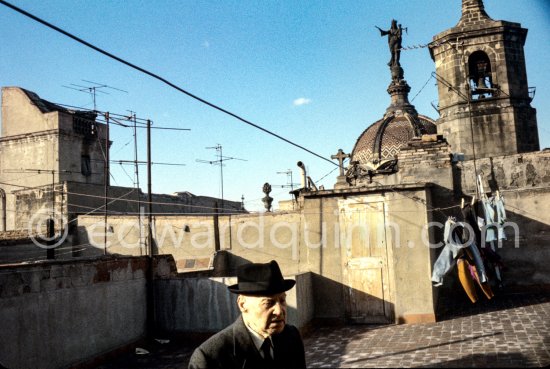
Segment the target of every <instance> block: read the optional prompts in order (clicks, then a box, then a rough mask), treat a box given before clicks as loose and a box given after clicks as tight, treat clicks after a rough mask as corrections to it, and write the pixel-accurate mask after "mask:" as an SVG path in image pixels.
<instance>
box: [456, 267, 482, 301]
mask: <svg viewBox="0 0 550 369" xmlns="http://www.w3.org/2000/svg"><path fill="white" fill-rule="evenodd" d="M457 263H458V264H457V269H458V280H459V281H460V284H461V285H462V288H463V289H464V292H466V295H468V297H469V298H470V301H472V303H475V302H477V300H478V298H477V292H476V288H475V285H474V280H473V278H472V275H471V274H470V268H469V266H470V263H468V261H467V260H464V259H458V262H457Z"/></svg>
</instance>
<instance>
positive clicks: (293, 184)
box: [272, 169, 299, 192]
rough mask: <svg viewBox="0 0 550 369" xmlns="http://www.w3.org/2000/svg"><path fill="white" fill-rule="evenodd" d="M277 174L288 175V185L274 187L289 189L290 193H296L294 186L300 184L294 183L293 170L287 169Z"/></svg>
mask: <svg viewBox="0 0 550 369" xmlns="http://www.w3.org/2000/svg"><path fill="white" fill-rule="evenodd" d="M277 174H286V184H285V185H272V186H275V187H282V188H285V187H289V188H290V191H291V192H292V191H294V186H295V185H298V184H299V183H294V181H293V179H292V170H291V169H287V170H286V171H285V172H277Z"/></svg>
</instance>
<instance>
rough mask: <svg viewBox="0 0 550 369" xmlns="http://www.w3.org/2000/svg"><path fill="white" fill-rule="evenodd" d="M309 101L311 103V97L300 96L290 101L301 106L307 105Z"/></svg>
mask: <svg viewBox="0 0 550 369" xmlns="http://www.w3.org/2000/svg"><path fill="white" fill-rule="evenodd" d="M309 103H311V99H308V98H306V97H300V98H298V99H296V100H294V101H293V102H292V104H293V105H294V106H302V105H307V104H309Z"/></svg>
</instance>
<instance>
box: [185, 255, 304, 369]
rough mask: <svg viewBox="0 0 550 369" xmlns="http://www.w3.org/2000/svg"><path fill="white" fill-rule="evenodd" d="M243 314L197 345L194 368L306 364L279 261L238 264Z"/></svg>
mask: <svg viewBox="0 0 550 369" xmlns="http://www.w3.org/2000/svg"><path fill="white" fill-rule="evenodd" d="M237 282H238V283H237V284H235V285H233V286H230V287H228V288H229V291H231V292H233V293H236V294H238V297H237V305H238V306H239V310H240V311H241V316H240V317H239V318H238V319H237V321H236V322H234V323H233V324H232V325H230V326H229V327H227V328H225V329H224V330H222V331H220V332H218V333H217V334H215V335H214V336H212V337H210V338H209V339H208V340H207V341H206V342H204V343H203V344H202V345H201V346H200V347H198V348H197V349H196V350H195V352H193V355H192V356H191V360H190V362H189V368H190V369H194V368H220V369H221V368H305V367H306V361H305V353H304V345H303V343H302V339H301V337H300V333H299V332H298V329H296V327H294V326H291V325H288V324H286V293H285V292H286V291H288V290H289V289H291V288H292V287H294V285H295V284H296V281H293V280H290V279H283V275H282V274H281V270H280V269H279V265H278V264H277V262H276V261H274V260H272V261H271V262H270V263H267V264H245V265H243V266H241V267H240V268H239V269H238V270H237Z"/></svg>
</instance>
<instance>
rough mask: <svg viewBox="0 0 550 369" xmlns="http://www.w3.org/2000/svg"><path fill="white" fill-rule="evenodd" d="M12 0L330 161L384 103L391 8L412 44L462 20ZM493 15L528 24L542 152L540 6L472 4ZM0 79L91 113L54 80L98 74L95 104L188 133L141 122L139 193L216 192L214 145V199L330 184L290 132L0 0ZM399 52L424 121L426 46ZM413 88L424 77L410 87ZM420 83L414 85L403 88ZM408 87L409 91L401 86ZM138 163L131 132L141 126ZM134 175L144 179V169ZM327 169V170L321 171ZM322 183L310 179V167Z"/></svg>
mask: <svg viewBox="0 0 550 369" xmlns="http://www.w3.org/2000/svg"><path fill="white" fill-rule="evenodd" d="M10 2H11V3H12V4H14V5H16V6H18V7H21V8H23V9H25V10H27V11H29V12H30V13H32V14H34V15H36V16H38V17H41V18H43V19H44V20H46V21H48V22H50V23H53V24H55V25H57V26H58V27H60V28H63V29H65V30H66V31H68V32H71V33H73V34H75V35H76V36H78V37H81V38H83V39H84V40H86V41H88V42H90V43H92V44H94V45H96V46H98V47H101V48H103V49H105V50H107V51H109V52H111V53H113V54H115V55H117V56H119V57H121V58H124V59H126V60H128V61H130V62H131V63H133V64H136V65H138V66H140V67H142V68H145V69H148V70H150V71H151V72H153V73H156V74H158V75H160V76H162V77H163V78H166V79H168V80H170V81H171V82H173V83H174V84H176V85H178V86H180V87H182V88H184V89H186V90H187V91H189V92H191V93H193V94H195V95H198V96H200V97H201V98H203V99H205V100H208V101H210V102H212V103H214V104H217V105H219V106H221V107H222V108H224V109H227V110H229V111H231V112H233V113H235V114H237V115H240V116H241V117H243V118H245V119H247V120H249V121H252V122H253V123H255V124H258V125H260V126H262V127H264V128H266V129H268V130H271V131H273V132H275V133H277V134H279V135H281V136H283V137H285V138H287V139H289V140H292V141H294V142H296V143H298V144H300V145H302V146H304V147H306V148H308V149H310V150H311V151H313V152H316V153H318V154H319V155H321V156H323V157H326V158H330V155H332V154H335V153H336V152H337V150H338V149H339V148H341V149H343V150H344V151H345V152H350V151H351V150H352V149H353V146H354V144H355V141H356V140H357V138H358V136H359V135H360V134H361V133H362V132H363V130H365V129H366V128H367V127H368V126H369V125H370V124H372V123H373V122H375V121H376V120H378V119H380V118H381V117H382V115H383V114H384V112H385V109H386V108H387V106H388V105H389V102H390V98H389V96H388V94H387V92H386V88H387V87H388V84H389V82H390V73H389V69H388V67H387V65H386V63H387V62H388V60H389V57H390V55H389V52H388V49H387V40H386V39H385V38H382V37H380V33H379V32H378V30H376V29H375V27H374V26H375V25H377V26H380V27H381V28H383V29H388V28H389V26H390V22H391V20H392V19H393V18H395V19H397V20H398V21H399V22H400V23H402V24H403V26H404V27H408V34H406V35H405V36H404V39H403V45H404V46H409V45H425V44H427V43H428V42H430V41H431V40H432V37H433V36H434V35H436V34H438V33H440V32H442V31H444V30H446V29H448V28H451V27H453V26H454V25H455V24H456V23H457V22H458V20H459V18H460V10H461V1H460V0H443V1H441V0H439V1H436V0H416V1H402V0H386V1H372V0H363V1H288V0H285V1H160V0H159V1H138V0H131V1H130V0H128V1H105V0H101V1H100V0H96V1H90V0H86V1H84V0H52V1H36V0H35V1H23V0H10ZM484 3H485V8H486V10H487V12H488V14H489V15H490V16H491V17H492V18H493V19H499V20H508V21H513V22H518V23H521V24H522V26H523V27H525V28H528V29H529V33H528V36H527V42H526V45H525V55H526V60H527V73H528V82H529V86H536V88H537V91H536V96H535V99H534V101H533V103H532V105H533V107H535V108H536V109H537V117H538V126H539V136H540V140H541V148H545V147H550V126H549V125H548V123H549V120H550V104H548V103H547V102H548V101H550V88H549V85H550V78H549V76H548V66H547V64H548V60H550V51H549V45H550V32H549V30H550V2H548V1H547V0H520V1H518V0H485V2H484ZM0 35H1V36H2V42H1V43H0V50H1V53H0V55H1V57H0V86H20V87H23V88H26V89H29V90H31V91H34V92H36V93H37V94H39V95H40V96H41V97H42V98H44V99H47V100H50V101H52V102H56V103H63V104H69V105H74V106H80V107H84V108H88V109H92V108H93V105H92V98H91V97H90V95H88V94H86V93H82V92H79V91H75V90H71V89H67V88H65V87H63V86H70V85H71V84H79V85H84V86H91V84H89V83H86V82H83V80H90V81H96V82H99V83H102V84H107V85H110V86H113V87H116V88H119V89H123V90H126V91H128V93H123V92H119V91H115V90H109V89H104V91H105V92H109V95H105V94H98V95H97V108H98V109H99V110H103V111H110V112H112V113H120V114H125V113H127V111H128V110H132V111H135V112H136V114H137V116H138V117H141V118H146V119H151V120H152V121H153V122H154V124H155V125H157V126H169V127H181V128H190V129H191V131H186V132H173V131H161V130H159V131H154V132H153V136H152V143H153V153H152V156H153V161H154V162H155V161H156V162H171V163H183V164H186V165H185V166H181V167H173V166H153V191H154V192H157V193H172V192H176V191H190V192H192V193H194V194H197V195H209V196H220V195H221V191H220V171H219V167H216V166H212V165H209V164H203V163H199V162H197V161H196V159H202V160H216V152H215V150H212V149H206V147H213V146H215V145H216V144H221V145H222V147H223V154H224V155H226V156H231V157H237V158H242V159H246V161H242V160H230V161H227V162H226V166H225V167H224V168H223V171H224V178H223V182H224V197H225V198H226V199H231V200H236V201H240V198H241V195H244V197H245V205H246V207H247V208H248V209H250V210H260V209H261V208H262V204H261V201H260V199H261V198H262V197H263V193H262V186H263V184H264V183H265V182H269V183H271V184H272V186H273V192H272V193H271V196H272V197H274V198H275V201H279V200H287V199H290V195H288V191H289V189H288V188H281V187H278V186H279V185H284V184H286V183H287V177H286V175H285V174H278V173H277V172H284V171H286V170H287V169H291V170H292V171H293V176H294V182H299V172H298V168H297V167H296V162H297V161H298V160H301V161H303V162H304V163H305V164H306V166H307V168H308V174H309V175H310V176H311V177H312V179H313V180H314V181H316V183H317V185H325V187H327V188H331V187H332V186H333V184H334V183H335V181H336V175H337V171H334V172H332V173H331V174H329V175H328V176H326V175H327V174H328V173H330V172H331V171H333V170H334V169H335V168H336V167H335V166H334V165H331V164H330V163H328V162H326V161H324V160H322V159H319V158H317V157H316V156H313V155H311V154H309V153H307V152H304V151H302V150H300V149H298V148H295V147H293V146H291V145H289V144H288V143H285V142H283V141H280V140H278V139H276V138H274V137H272V136H269V135H267V134H266V133H264V132H261V131H260V130H257V129H255V128H253V127H250V126H248V125H246V124H244V123H242V122H240V121H238V120H236V119H234V118H232V117H229V116H227V115H224V114H222V113H220V112H219V111H216V110H213V109H212V108H210V107H208V106H206V105H203V104H201V103H199V102H198V101H196V100H193V99H191V98H189V97H188V96H185V95H183V94H182V93H180V92H177V91H175V90H173V89H171V88H170V87H168V86H166V85H164V84H162V83H161V82H159V81H157V80H155V79H153V78H151V77H149V76H146V75H144V74H141V73H139V72H137V71H135V70H133V69H130V68H129V67H127V66H124V65H122V64H120V63H118V62H116V61H114V60H112V59H109V58H107V57H105V56H103V55H101V54H99V53H97V52H95V51H93V50H91V49H89V48H86V47H85V46H83V45H80V44H78V43H76V42H75V41H73V40H71V39H69V38H67V37H65V36H62V35H61V34H59V33H56V32H54V31H52V30H50V29H48V28H46V27H44V26H42V25H40V24H38V23H36V22H35V21H32V20H31V19H29V18H26V17H24V16H22V15H20V14H18V13H16V12H14V11H13V10H11V9H8V8H7V7H5V6H2V5H0ZM401 64H402V66H403V68H404V70H405V79H406V80H407V81H408V83H409V85H410V86H411V88H412V90H411V92H410V95H409V98H410V99H411V100H412V99H413V97H414V100H413V101H412V103H413V104H414V105H415V106H416V108H417V110H418V112H419V113H420V114H424V115H428V116H430V117H432V118H434V119H437V117H438V116H437V113H436V111H435V110H434V109H433V108H432V106H431V104H430V103H432V102H433V103H434V104H437V90H436V87H435V80H434V79H433V78H431V77H430V76H431V73H432V72H433V71H434V70H435V67H434V64H433V61H432V60H431V58H430V55H429V52H428V49H427V48H420V49H415V50H410V51H403V52H402V55H401ZM423 87H424V88H423ZM417 94H418V95H417ZM415 96H416V97H415ZM111 139H112V140H113V141H114V143H113V146H112V148H111V156H112V159H116V160H125V159H130V160H131V159H133V157H134V153H133V139H132V131H131V130H129V129H123V128H113V129H112V131H111ZM138 141H139V150H138V152H139V153H138V155H139V159H140V160H145V158H146V156H145V155H146V151H145V132H144V131H143V130H142V131H140V133H139V137H138ZM125 170H126V172H127V173H128V175H127V174H126V173H124V171H123V170H122V169H121V167H120V165H113V176H114V178H115V180H114V181H113V182H112V183H113V184H118V185H121V186H132V185H133V183H132V178H131V177H132V176H133V173H132V172H133V168H132V167H125ZM140 170H141V173H142V176H141V178H140V184H141V187H142V188H143V189H146V177H145V168H144V167H142V168H140ZM325 176H326V177H325ZM323 177H324V179H323V180H321V181H319V180H320V179H321V178H323Z"/></svg>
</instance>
